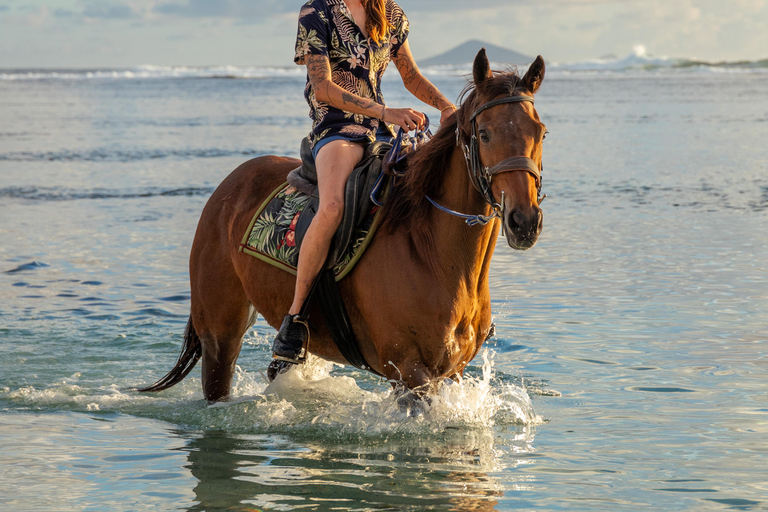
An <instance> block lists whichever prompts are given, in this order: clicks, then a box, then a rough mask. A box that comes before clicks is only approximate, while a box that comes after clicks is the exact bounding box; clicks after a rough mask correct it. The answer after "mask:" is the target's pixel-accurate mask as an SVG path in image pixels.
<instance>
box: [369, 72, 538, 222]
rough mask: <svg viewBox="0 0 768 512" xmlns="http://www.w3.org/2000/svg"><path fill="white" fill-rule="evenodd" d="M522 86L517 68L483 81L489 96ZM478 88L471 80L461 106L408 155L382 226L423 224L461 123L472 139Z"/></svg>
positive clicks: (388, 204) (511, 91)
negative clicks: (429, 138) (457, 127)
mask: <svg viewBox="0 0 768 512" xmlns="http://www.w3.org/2000/svg"><path fill="white" fill-rule="evenodd" d="M522 88H524V87H523V86H522V78H521V77H520V75H518V73H517V70H515V69H512V70H509V71H507V72H503V73H502V72H497V71H494V73H493V77H492V78H489V79H487V80H485V81H484V82H483V83H482V87H481V90H482V93H483V95H484V96H485V97H486V98H495V97H497V96H501V95H503V94H507V95H509V94H512V93H514V92H516V91H518V90H520V89H522ZM477 96H478V89H477V87H476V86H475V83H474V82H472V81H470V82H468V83H467V85H466V86H465V87H464V89H463V90H462V92H461V94H460V95H459V103H460V107H459V109H458V110H457V111H456V113H455V114H454V115H452V116H451V117H449V118H448V120H447V122H446V123H445V124H444V125H442V126H440V130H438V132H437V133H436V134H435V135H434V136H433V137H432V139H431V140H429V142H427V143H426V144H423V145H422V146H421V147H419V149H418V150H417V151H415V152H414V153H413V154H411V155H409V156H408V160H407V170H406V172H405V175H404V176H398V177H397V178H396V179H395V184H394V186H393V188H392V191H391V193H390V196H389V199H388V200H387V203H386V205H385V206H384V211H383V212H382V216H383V218H384V221H383V223H382V229H383V230H385V231H387V232H392V231H394V230H395V229H397V228H401V227H404V226H410V225H411V224H412V223H416V224H418V223H420V222H421V221H422V220H424V219H426V217H427V215H428V214H429V212H430V209H431V208H433V207H432V205H431V204H430V203H429V202H428V201H427V200H426V198H425V196H429V197H437V196H439V195H440V192H441V191H442V187H443V179H442V177H443V174H444V173H445V171H446V169H448V168H449V167H450V166H451V159H452V158H453V150H454V148H456V125H457V124H459V126H461V131H462V132H463V135H462V138H463V139H464V140H468V139H469V128H468V126H469V118H470V116H471V115H472V112H474V110H475V109H476V108H477V107H478V106H479V105H478V104H476V103H477Z"/></svg>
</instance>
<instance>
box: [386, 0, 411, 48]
mask: <svg viewBox="0 0 768 512" xmlns="http://www.w3.org/2000/svg"><path fill="white" fill-rule="evenodd" d="M391 5H392V11H391V12H392V14H391V19H390V24H391V25H392V29H391V31H390V38H389V43H390V48H389V56H390V59H394V58H395V57H397V52H398V51H400V47H401V46H403V44H405V42H406V41H407V40H408V33H409V32H410V29H411V27H410V25H409V23H408V18H407V17H406V16H405V12H403V9H401V8H400V6H399V5H397V4H396V3H395V2H391Z"/></svg>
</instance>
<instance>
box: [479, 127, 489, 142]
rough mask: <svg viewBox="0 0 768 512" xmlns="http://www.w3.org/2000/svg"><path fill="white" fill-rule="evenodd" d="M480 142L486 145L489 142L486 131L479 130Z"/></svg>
mask: <svg viewBox="0 0 768 512" xmlns="http://www.w3.org/2000/svg"><path fill="white" fill-rule="evenodd" d="M480 140H481V141H483V142H486V143H487V142H488V141H490V140H491V138H490V137H489V136H488V132H487V131H485V130H480Z"/></svg>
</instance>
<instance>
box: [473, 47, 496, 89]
mask: <svg viewBox="0 0 768 512" xmlns="http://www.w3.org/2000/svg"><path fill="white" fill-rule="evenodd" d="M472 74H473V75H474V77H475V85H476V86H480V84H482V83H483V82H485V81H486V80H488V79H489V78H493V73H492V72H491V63H490V62H488V55H486V53H485V48H482V49H481V50H480V51H479V52H477V57H475V64H474V66H473V67H472Z"/></svg>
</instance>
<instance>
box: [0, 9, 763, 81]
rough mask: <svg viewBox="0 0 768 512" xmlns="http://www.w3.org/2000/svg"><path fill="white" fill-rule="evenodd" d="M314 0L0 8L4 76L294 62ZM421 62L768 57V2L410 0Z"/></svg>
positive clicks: (413, 42) (0, 55) (0, 62)
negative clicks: (466, 47) (458, 51)
mask: <svg viewBox="0 0 768 512" xmlns="http://www.w3.org/2000/svg"><path fill="white" fill-rule="evenodd" d="M304 1H305V0H0V68H41V67H48V68H50V67H55V68H105V67H106V68H130V67H134V66H138V65H146V64H150V65H162V66H170V65H187V66H204V65H235V66H256V65H275V66H290V65H292V63H293V61H292V56H293V46H294V41H295V37H296V21H297V14H298V10H299V8H300V7H301V5H302V4H303V3H304ZM398 3H399V4H400V5H401V7H403V9H404V10H405V12H406V14H407V15H408V18H409V20H410V22H411V36H410V43H411V48H412V50H413V53H414V55H415V57H416V59H417V60H419V59H422V58H427V57H431V56H433V55H436V54H439V53H442V52H444V51H446V50H448V49H450V48H452V47H454V46H457V45H459V44H461V43H463V42H465V41H467V40H469V39H481V40H483V41H487V42H489V43H492V44H496V45H499V46H503V47H506V48H509V49H512V50H516V51H518V52H521V53H524V54H528V55H537V54H541V55H542V56H544V58H545V60H547V61H548V62H559V63H571V62H580V61H584V60H589V59H594V58H599V57H603V56H607V55H614V56H617V57H624V56H626V55H628V54H630V53H632V52H633V48H636V47H644V48H645V49H646V51H647V52H648V53H649V54H651V55H654V56H668V57H679V58H695V59H701V60H707V61H720V60H731V61H732V60H742V59H745V60H756V59H764V58H768V0H399V2H398Z"/></svg>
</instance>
